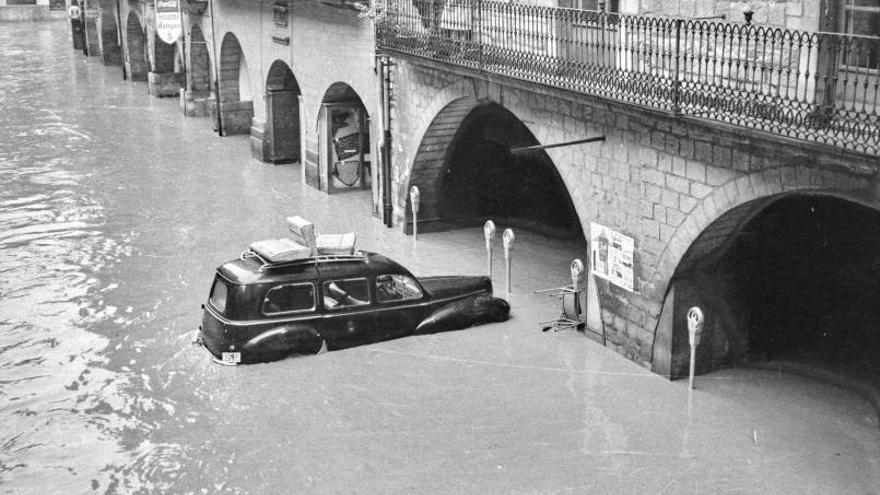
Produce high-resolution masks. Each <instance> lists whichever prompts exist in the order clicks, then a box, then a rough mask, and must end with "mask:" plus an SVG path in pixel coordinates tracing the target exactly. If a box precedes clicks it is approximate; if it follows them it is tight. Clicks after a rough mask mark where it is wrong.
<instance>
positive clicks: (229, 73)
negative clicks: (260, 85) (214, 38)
mask: <svg viewBox="0 0 880 495" xmlns="http://www.w3.org/2000/svg"><path fill="white" fill-rule="evenodd" d="M218 86H219V91H220V102H219V103H220V111H219V117H220V118H219V126H218V127H219V130H220V134H221V135H232V134H248V133H249V132H250V127H251V120H252V119H253V117H254V104H253V100H252V95H251V85H250V74H249V72H248V66H247V61H246V60H245V57H244V52H243V51H242V49H241V45H240V44H239V43H238V38H236V37H235V35H234V34H232V33H231V32H230V33H226V35H225V36H224V37H223V42H222V43H221V45H220V77H219V81H218Z"/></svg>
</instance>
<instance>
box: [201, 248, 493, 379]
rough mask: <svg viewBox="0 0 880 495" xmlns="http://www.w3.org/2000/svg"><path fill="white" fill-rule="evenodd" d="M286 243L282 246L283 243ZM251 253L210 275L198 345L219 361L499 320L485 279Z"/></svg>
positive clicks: (369, 261) (367, 261)
mask: <svg viewBox="0 0 880 495" xmlns="http://www.w3.org/2000/svg"><path fill="white" fill-rule="evenodd" d="M284 241H286V240H284ZM270 257H271V256H266V255H261V254H258V253H256V252H254V250H249V251H245V252H244V253H242V256H240V257H239V259H236V260H232V261H229V262H227V263H224V264H223V265H221V266H220V267H219V268H218V269H217V273H216V275H215V277H214V283H213V286H212V287H211V292H210V295H209V297H208V301H207V302H206V303H205V304H203V305H202V308H203V314H202V324H201V326H200V327H199V341H200V343H201V344H202V345H203V346H204V347H205V348H206V349H207V350H208V351H209V352H210V353H211V354H212V355H213V356H214V358H215V359H216V360H217V361H218V362H221V363H224V364H238V363H254V362H263V361H272V360H276V359H281V358H283V357H286V356H290V355H295V354H313V353H318V352H321V351H322V350H334V349H342V348H346V347H352V346H357V345H362V344H367V343H371V342H378V341H382V340H389V339H395V338H398V337H403V336H407V335H413V334H422V333H435V332H441V331H447V330H458V329H463V328H466V327H469V326H472V325H478V324H482V323H487V322H496V321H504V320H506V319H507V318H508V316H509V312H510V306H509V305H508V303H507V302H506V301H504V300H503V299H499V298H496V297H492V281H491V279H490V278H489V277H484V276H445V277H422V278H416V277H414V276H413V275H412V274H411V273H410V272H409V271H407V270H406V269H405V268H404V267H402V266H401V265H399V264H397V263H395V262H394V261H392V260H390V259H388V258H386V257H385V256H382V255H380V254H377V253H371V252H362V251H357V252H352V253H351V254H331V255H321V254H316V255H312V254H311V253H310V254H309V255H308V256H307V257H304V258H302V259H295V260H286V261H270V260H268V259H267V258H270Z"/></svg>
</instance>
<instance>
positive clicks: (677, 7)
mask: <svg viewBox="0 0 880 495" xmlns="http://www.w3.org/2000/svg"><path fill="white" fill-rule="evenodd" d="M624 3H633V1H632V0H631V1H630V2H627V1H626V0H624ZM821 4H822V1H821V0H794V1H791V0H790V1H777V0H753V1H750V2H743V1H739V0H733V1H731V0H638V5H637V6H636V5H634V6H633V7H636V9H635V10H632V9H631V10H625V9H624V8H623V7H622V8H621V11H624V12H630V13H640V14H644V13H651V14H653V15H668V16H673V17H684V18H694V17H713V16H720V15H724V16H725V18H726V20H727V21H729V22H744V20H745V19H744V17H743V10H744V9H746V7H748V8H750V9H751V10H752V11H753V12H754V14H753V17H752V24H755V25H760V26H767V27H781V28H788V29H806V30H816V29H818V27H819V21H820V16H821V13H822V10H823V9H822V7H821Z"/></svg>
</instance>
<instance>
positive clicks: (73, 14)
mask: <svg viewBox="0 0 880 495" xmlns="http://www.w3.org/2000/svg"><path fill="white" fill-rule="evenodd" d="M67 15H68V17H70V18H71V19H79V16H81V15H82V11H81V10H80V8H79V5H71V6H70V8H69V9H67Z"/></svg>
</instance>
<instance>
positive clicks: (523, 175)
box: [398, 92, 583, 240]
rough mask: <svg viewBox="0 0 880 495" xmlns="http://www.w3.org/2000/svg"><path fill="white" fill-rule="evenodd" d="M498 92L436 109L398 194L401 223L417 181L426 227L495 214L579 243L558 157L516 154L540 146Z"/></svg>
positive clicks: (578, 226) (531, 127)
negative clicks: (412, 188) (490, 95)
mask: <svg viewBox="0 0 880 495" xmlns="http://www.w3.org/2000/svg"><path fill="white" fill-rule="evenodd" d="M503 96H504V95H503V93H500V92H499V98H488V97H487V98H481V99H478V98H476V97H473V96H462V97H460V98H458V99H455V100H453V101H452V102H450V103H449V104H447V105H446V106H445V107H443V108H442V109H441V110H440V111H439V112H438V113H437V114H436V116H435V117H434V119H433V120H432V122H431V124H430V125H429V126H428V128H427V129H426V131H425V133H424V135H423V136H422V139H421V143H420V144H419V147H418V150H417V153H416V155H415V157H414V159H413V161H412V168H411V170H410V174H409V181H408V184H407V187H406V188H404V189H403V190H400V191H398V193H399V194H400V195H403V197H400V196H398V201H399V202H400V203H401V204H404V205H405V214H406V216H407V222H409V220H410V218H411V211H412V205H411V201H410V199H409V197H408V196H409V194H408V192H409V189H410V188H411V187H412V186H413V185H418V187H419V191H420V193H421V206H420V211H419V223H420V224H421V223H422V222H429V223H428V224H427V225H426V226H425V227H426V228H428V229H447V228H453V227H456V226H468V225H477V224H481V223H482V222H484V221H485V219H486V218H493V219H495V220H496V221H501V222H503V223H505V224H507V225H511V226H515V227H519V228H525V229H528V230H532V231H537V232H540V233H542V234H544V235H548V236H552V237H558V238H570V239H575V240H583V232H582V227H581V221H580V216H579V214H578V212H577V209H576V207H575V204H574V202H573V201H572V195H571V192H570V190H569V187H568V185H567V184H566V182H565V180H564V178H563V176H562V170H560V168H559V167H558V166H557V163H556V161H554V159H553V158H551V156H550V155H549V154H548V153H547V152H546V151H543V150H535V151H532V152H528V153H520V152H515V151H514V149H515V148H523V147H528V146H535V145H539V144H540V143H539V141H538V138H537V137H536V132H535V130H534V128H535V126H534V124H533V123H529V122H528V121H529V120H532V119H526V120H523V119H521V118H520V117H519V116H518V115H517V113H516V112H515V110H518V111H519V113H520V114H522V112H523V111H524V109H522V108H517V109H512V108H508V107H506V106H504V105H502V104H501V103H500V102H501V101H504V98H503ZM496 100H498V101H496ZM513 101H515V98H514V99H513ZM526 111H527V110H526ZM538 130H540V127H538ZM422 230H424V228H422Z"/></svg>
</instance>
